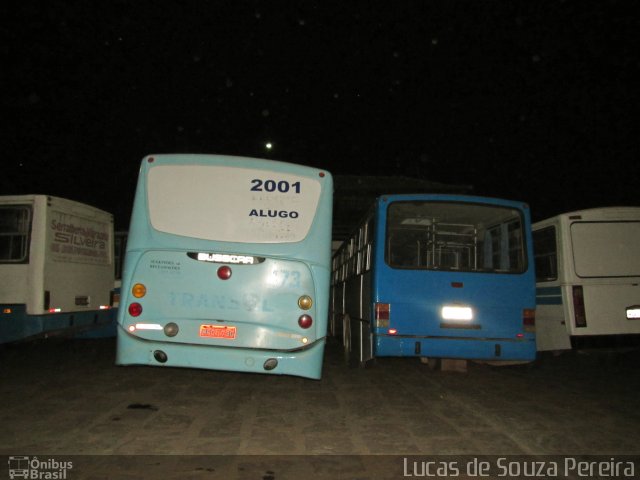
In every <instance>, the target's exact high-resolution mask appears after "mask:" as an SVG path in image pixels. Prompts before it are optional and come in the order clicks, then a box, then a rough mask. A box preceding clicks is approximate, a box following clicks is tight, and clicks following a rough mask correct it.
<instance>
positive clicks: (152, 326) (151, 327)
mask: <svg viewBox="0 0 640 480" xmlns="http://www.w3.org/2000/svg"><path fill="white" fill-rule="evenodd" d="M136 330H162V325H158V324H157V323H136Z"/></svg>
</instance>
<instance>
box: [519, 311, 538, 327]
mask: <svg viewBox="0 0 640 480" xmlns="http://www.w3.org/2000/svg"><path fill="white" fill-rule="evenodd" d="M522 326H523V327H524V331H525V332H530V333H531V332H535V331H536V311H535V310H534V309H533V308H525V309H524V310H522Z"/></svg>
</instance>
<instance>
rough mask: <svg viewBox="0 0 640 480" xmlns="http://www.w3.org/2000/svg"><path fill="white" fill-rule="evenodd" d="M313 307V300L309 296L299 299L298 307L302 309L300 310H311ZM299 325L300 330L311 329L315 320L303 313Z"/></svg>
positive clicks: (299, 318)
mask: <svg viewBox="0 0 640 480" xmlns="http://www.w3.org/2000/svg"><path fill="white" fill-rule="evenodd" d="M312 305H313V299H312V298H311V297H310V296H309V295H302V296H301V297H300V298H298V307H300V309H302V310H309V309H310V308H311V306H312ZM298 325H299V326H300V328H304V329H305V330H306V329H307V328H310V327H311V325H313V318H312V317H311V315H309V314H306V313H303V314H302V315H300V317H298Z"/></svg>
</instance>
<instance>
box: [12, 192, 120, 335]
mask: <svg viewBox="0 0 640 480" xmlns="http://www.w3.org/2000/svg"><path fill="white" fill-rule="evenodd" d="M113 286H114V266H113V216H112V215H111V214H110V213H107V212H105V211H102V210H99V209H97V208H94V207H92V206H89V205H85V204H83V203H79V202H75V201H72V200H66V199H63V198H57V197H52V196H47V195H15V196H2V197H0V343H8V342H13V341H17V340H22V339H25V338H29V337H34V336H42V335H50V334H59V333H65V334H68V335H70V336H73V335H76V334H78V333H81V332H87V331H89V330H98V329H101V328H103V327H104V326H105V325H108V324H109V323H113V316H112V312H111V305H112V301H113V300H112V296H113Z"/></svg>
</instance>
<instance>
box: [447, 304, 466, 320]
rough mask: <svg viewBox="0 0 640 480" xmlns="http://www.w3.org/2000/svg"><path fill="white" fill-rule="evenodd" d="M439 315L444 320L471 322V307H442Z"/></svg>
mask: <svg viewBox="0 0 640 480" xmlns="http://www.w3.org/2000/svg"><path fill="white" fill-rule="evenodd" d="M441 315H442V318H444V319H445V320H462V321H468V320H473V310H472V309H471V307H460V306H449V305H447V306H444V307H442V312H441Z"/></svg>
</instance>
